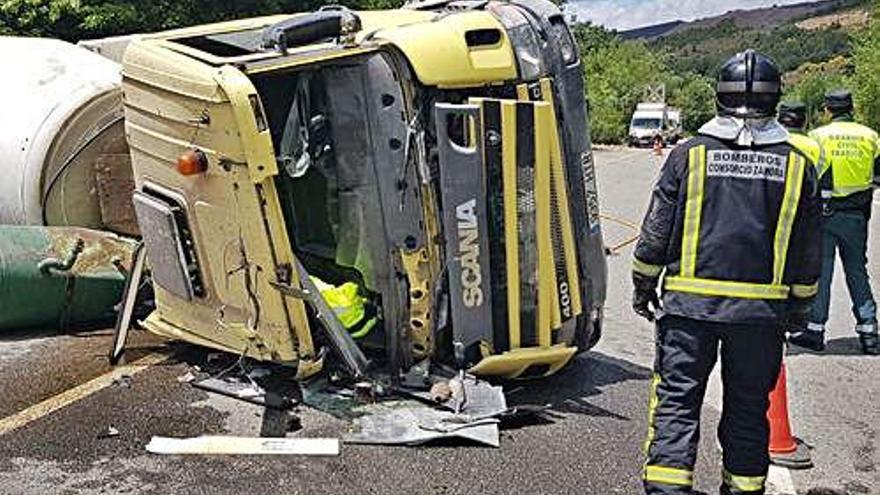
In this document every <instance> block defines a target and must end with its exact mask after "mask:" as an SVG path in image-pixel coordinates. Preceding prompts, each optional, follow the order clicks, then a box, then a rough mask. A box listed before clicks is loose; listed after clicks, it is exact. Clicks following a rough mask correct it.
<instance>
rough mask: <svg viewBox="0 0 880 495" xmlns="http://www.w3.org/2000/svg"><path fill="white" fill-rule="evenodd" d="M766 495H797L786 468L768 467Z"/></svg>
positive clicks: (789, 472)
mask: <svg viewBox="0 0 880 495" xmlns="http://www.w3.org/2000/svg"><path fill="white" fill-rule="evenodd" d="M767 495H797V490H796V489H795V487H794V480H792V478H791V471H789V470H788V468H784V467H779V466H774V465H772V464H771V465H770V471H769V472H768V473H767Z"/></svg>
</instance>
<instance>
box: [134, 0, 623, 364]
mask: <svg viewBox="0 0 880 495" xmlns="http://www.w3.org/2000/svg"><path fill="white" fill-rule="evenodd" d="M123 91H124V104H125V122H126V135H127V138H128V142H129V145H130V148H131V154H132V166H133V169H134V176H135V182H136V186H137V187H136V191H135V194H134V205H135V209H136V211H137V216H138V224H139V226H140V229H141V231H142V235H143V236H144V242H145V245H146V248H147V253H148V257H149V264H150V265H151V267H152V268H151V270H152V278H153V281H154V285H155V292H156V305H157V308H156V310H155V311H154V312H153V313H152V314H151V315H150V316H149V317H148V318H147V319H146V320H145V321H144V322H143V324H144V326H145V327H146V328H147V329H149V330H150V331H152V332H155V333H158V334H161V335H165V336H170V337H173V338H179V339H183V340H186V341H190V342H194V343H197V344H200V345H205V346H210V347H213V348H217V349H222V350H225V351H229V352H232V353H236V354H242V355H245V356H248V357H252V358H255V359H258V360H267V361H274V362H278V363H284V364H287V365H290V366H293V367H296V368H297V370H298V374H299V376H301V377H308V376H311V375H313V374H315V373H317V372H318V371H320V370H321V369H322V368H323V367H324V365H325V362H324V361H325V359H324V358H325V355H326V353H325V352H324V349H325V348H327V346H329V347H331V348H332V347H336V348H337V350H338V351H341V353H342V355H343V357H344V358H345V359H344V361H345V362H346V363H348V364H349V365H350V366H349V368H350V369H351V370H353V371H354V372H355V374H359V373H362V372H363V371H364V368H365V364H366V363H365V361H364V359H363V357H362V355H361V354H360V353H361V352H362V351H363V352H365V353H366V355H367V356H371V358H372V359H373V361H375V362H380V361H381V362H384V365H385V366H387V369H388V370H390V371H391V372H392V374H391V376H392V377H393V378H395V379H396V377H399V376H400V374H401V373H403V372H405V371H406V370H409V369H410V368H411V367H413V366H414V365H416V364H417V363H425V362H426V360H429V359H430V360H432V361H435V362H442V363H446V364H449V365H450V366H452V367H454V368H456V369H467V370H470V371H471V372H473V373H476V374H479V375H495V376H504V377H520V376H541V375H547V374H550V373H553V372H555V371H557V370H559V369H560V368H561V367H563V366H564V365H565V364H566V363H567V362H568V361H570V359H571V358H572V357H573V356H574V355H575V354H576V353H577V352H578V350H585V349H587V348H589V347H591V346H592V345H593V344H595V342H596V340H597V339H598V336H599V333H600V330H601V325H602V306H603V303H604V299H605V284H606V261H605V257H604V247H603V243H602V233H601V228H600V223H599V211H598V199H597V193H596V183H595V176H594V171H593V163H592V154H591V148H590V142H589V132H588V128H587V109H586V105H585V101H584V81H583V75H582V68H581V64H580V60H579V59H578V50H577V47H576V46H575V42H574V40H573V37H572V35H571V33H570V32H569V29H568V27H567V26H566V23H565V21H564V18H563V16H562V14H561V13H560V11H559V10H558V9H557V8H556V7H555V6H554V5H553V4H551V3H549V2H545V1H543V0H520V1H513V2H495V1H489V2H485V1H482V2H471V1H464V2H449V3H447V2H432V3H431V4H415V5H411V6H408V7H407V8H404V9H400V10H393V11H366V12H352V11H349V10H347V9H344V8H328V9H326V10H321V11H318V12H313V13H305V14H297V15H293V16H278V17H268V18H258V19H251V20H244V21H236V22H231V23H222V24H215V25H208V26H200V27H195V28H190V29H185V30H179V31H172V32H167V33H160V34H157V35H146V36H140V37H137V38H135V39H134V40H133V41H132V42H131V44H130V45H129V47H128V48H127V50H126V52H125V56H124V61H123ZM322 287H329V288H330V289H329V290H330V291H335V292H333V294H334V297H335V296H339V295H340V293H343V294H348V295H349V296H352V297H353V299H352V298H351V297H350V298H349V299H350V300H352V301H355V302H356V303H357V306H358V310H357V311H355V312H354V313H355V316H354V317H353V318H352V314H351V311H350V310H351V308H347V307H343V306H344V305H342V306H340V305H335V306H334V305H332V304H329V305H328V302H331V301H330V299H327V298H322V300H321V301H319V300H318V298H316V297H315V294H316V292H321V293H325V289H323V288H322ZM345 287H347V288H348V289H352V290H344V289H343V288H345ZM339 289H343V290H339ZM355 294H356V295H355ZM343 313H345V314H343ZM343 316H344V318H343ZM343 320H345V321H343ZM340 329H341V330H340ZM340 331H343V333H345V335H339V332H340ZM353 336H354V337H353ZM354 342H356V343H357V344H356V345H353V343H354Z"/></svg>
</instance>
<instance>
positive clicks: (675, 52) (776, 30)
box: [645, 0, 870, 77]
mask: <svg viewBox="0 0 880 495" xmlns="http://www.w3.org/2000/svg"><path fill="white" fill-rule="evenodd" d="M869 8H870V1H868V0H826V1H823V2H815V3H809V4H796V5H789V6H784V7H769V8H763V9H757V10H751V11H733V12H728V13H727V14H724V15H721V16H718V17H713V18H710V19H702V20H699V21H694V22H689V23H682V24H680V25H679V26H677V27H675V28H674V29H672V30H670V31H667V32H666V33H665V34H663V35H661V36H656V37H653V38H651V39H649V40H645V41H646V42H647V43H648V45H649V46H651V47H652V48H653V49H656V50H658V51H661V52H664V53H666V54H668V57H669V59H668V60H669V63H670V67H671V68H672V69H673V70H674V71H681V72H696V73H699V74H702V75H704V76H710V77H711V76H713V75H714V71H715V70H716V68H717V67H718V66H719V65H720V64H721V62H723V61H724V60H725V59H726V58H727V57H729V56H730V55H732V54H733V53H736V52H738V51H742V50H743V49H744V48H753V49H755V50H758V51H760V52H763V53H766V54H768V55H770V56H771V57H773V59H775V60H776V62H777V63H779V65H780V66H781V67H782V69H783V70H785V71H786V72H788V71H793V70H796V69H797V68H798V67H801V66H802V65H804V64H807V63H812V64H818V63H822V62H825V61H828V60H831V59H833V58H835V57H848V56H849V55H850V51H851V44H850V37H851V35H852V34H853V32H855V31H856V30H858V29H860V28H861V27H862V26H864V25H866V24H867V23H868V21H869V19H870V16H869V14H868V12H869V10H868V9H869Z"/></svg>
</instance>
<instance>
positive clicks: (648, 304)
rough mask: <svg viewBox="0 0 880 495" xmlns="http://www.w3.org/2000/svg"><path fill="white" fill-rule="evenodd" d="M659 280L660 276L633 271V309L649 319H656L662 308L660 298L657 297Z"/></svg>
mask: <svg viewBox="0 0 880 495" xmlns="http://www.w3.org/2000/svg"><path fill="white" fill-rule="evenodd" d="M658 280H659V277H649V276H647V275H642V274H640V273H633V287H634V291H633V310H635V312H636V314H638V315H639V316H641V317H642V318H644V319H646V320H648V321H654V320H655V318H656V316H655V314H656V312H657V311H659V310H660V309H661V308H660V298H659V297H657V281H658Z"/></svg>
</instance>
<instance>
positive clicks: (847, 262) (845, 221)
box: [789, 91, 880, 355]
mask: <svg viewBox="0 0 880 495" xmlns="http://www.w3.org/2000/svg"><path fill="white" fill-rule="evenodd" d="M825 107H826V109H827V110H828V112H830V113H831V117H832V122H831V123H830V124H828V125H826V126H824V127H820V128H819V129H816V130H815V131H813V132H812V133H810V136H811V137H812V138H813V139H815V140H816V141H818V142H819V144H820V145H821V147H822V150H823V152H824V154H825V158H826V164H825V165H824V166H823V169H822V170H820V178H819V183H820V188H821V191H822V199H823V201H822V203H823V204H822V213H823V217H822V227H821V229H822V276H821V278H820V281H819V295H818V296H817V297H816V303H815V305H814V307H813V313H812V316H811V318H810V322H809V324H808V325H807V327H806V328H805V329H803V331H801V332H796V333H794V334H792V336H791V337H789V341H790V342H791V343H793V344H796V345H799V346H801V347H806V348H808V349H812V350H814V351H817V352H821V351H823V350H825V323H826V322H827V321H828V308H829V304H830V300H831V279H832V276H833V274H834V258H835V255H834V252H835V249H836V250H837V251H839V252H840V257H841V260H842V261H843V271H844V273H845V274H846V285H847V287H848V288H849V294H850V298H851V299H852V312H853V315H854V316H855V319H856V332H857V334H858V336H859V342H860V343H861V347H862V352H863V353H864V354H869V355H878V354H880V339H878V336H877V305H876V303H875V302H874V296H873V295H872V293H871V285H870V281H869V279H868V270H867V263H868V258H867V254H866V252H867V242H868V221H869V220H870V218H871V203H872V197H873V184H872V183H873V180H874V177H875V176H876V175H877V173H878V170H877V169H878V165H880V142H878V135H877V133H876V132H874V131H873V130H871V129H869V128H867V127H865V126H863V125H859V124H857V123H855V122H853V101H852V95H851V94H850V93H849V92H847V91H834V92H830V93H828V94H826V95H825Z"/></svg>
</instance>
